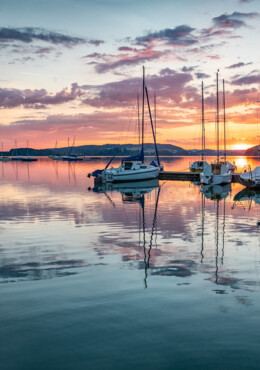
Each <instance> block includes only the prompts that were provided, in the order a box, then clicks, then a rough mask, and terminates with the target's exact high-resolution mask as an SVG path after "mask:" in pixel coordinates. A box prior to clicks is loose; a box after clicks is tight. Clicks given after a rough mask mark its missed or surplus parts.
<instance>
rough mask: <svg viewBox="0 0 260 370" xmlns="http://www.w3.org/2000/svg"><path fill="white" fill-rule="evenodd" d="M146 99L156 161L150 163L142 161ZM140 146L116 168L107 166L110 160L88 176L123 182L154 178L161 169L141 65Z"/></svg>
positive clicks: (104, 180)
mask: <svg viewBox="0 0 260 370" xmlns="http://www.w3.org/2000/svg"><path fill="white" fill-rule="evenodd" d="M145 93H146V100H147V105H148V110H149V115H150V121H151V127H152V133H153V138H154V145H155V151H156V157H157V162H156V161H152V163H150V164H146V163H144V100H145ZM141 136H142V148H141V151H140V153H139V154H138V155H136V156H131V157H128V158H124V159H123V160H122V163H121V165H120V166H119V167H117V168H108V166H109V165H110V163H111V161H110V162H109V163H108V165H107V166H106V168H105V169H103V170H96V171H94V172H92V173H91V174H89V175H88V176H89V177H90V176H94V177H96V178H99V179H100V180H101V181H103V182H123V181H127V182H128V181H143V180H151V179H155V178H157V177H158V176H159V172H160V170H161V165H160V159H159V155H158V150H157V145H156V139H155V132H154V129H153V121H152V115H151V110H150V104H149V97H148V91H147V88H146V86H145V72H144V67H143V101H142V135H141Z"/></svg>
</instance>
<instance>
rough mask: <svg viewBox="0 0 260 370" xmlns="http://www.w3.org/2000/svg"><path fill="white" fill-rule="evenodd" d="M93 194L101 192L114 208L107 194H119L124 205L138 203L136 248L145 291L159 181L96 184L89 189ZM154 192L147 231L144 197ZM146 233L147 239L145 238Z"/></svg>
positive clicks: (155, 226)
mask: <svg viewBox="0 0 260 370" xmlns="http://www.w3.org/2000/svg"><path fill="white" fill-rule="evenodd" d="M89 190H92V191H94V192H102V193H104V194H105V195H106V196H107V197H108V199H109V200H110V202H111V203H112V205H113V206H114V207H115V204H114V202H113V201H112V199H111V198H110V197H109V195H108V194H107V192H120V193H121V195H122V201H123V202H124V203H139V205H140V208H139V211H138V234H139V242H138V246H139V249H141V248H142V249H143V255H144V259H143V268H144V271H145V273H144V286H145V289H146V288H147V287H148V285H147V278H148V269H149V267H150V259H151V250H152V246H153V241H154V237H155V238H156V232H157V210H158V204H159V197H160V191H161V187H159V180H158V179H152V180H147V181H138V182H128V183H126V182H124V183H107V182H106V183H99V184H96V186H95V187H94V188H92V189H91V188H89ZM153 191H156V192H157V193H156V196H155V207H154V214H153V221H152V226H151V230H150V231H149V230H148V228H147V225H146V220H145V195H147V194H148V193H151V192H153ZM147 233H148V234H149V237H148V238H147Z"/></svg>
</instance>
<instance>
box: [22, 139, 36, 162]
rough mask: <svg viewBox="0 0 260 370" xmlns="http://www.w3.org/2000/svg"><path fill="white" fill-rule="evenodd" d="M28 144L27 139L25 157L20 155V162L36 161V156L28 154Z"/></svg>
mask: <svg viewBox="0 0 260 370" xmlns="http://www.w3.org/2000/svg"><path fill="white" fill-rule="evenodd" d="M28 145H29V143H28V140H27V152H26V156H25V157H21V161H22V162H36V161H37V158H34V157H30V156H28V152H29V147H28Z"/></svg>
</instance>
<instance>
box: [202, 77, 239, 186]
mask: <svg viewBox="0 0 260 370" xmlns="http://www.w3.org/2000/svg"><path fill="white" fill-rule="evenodd" d="M200 181H201V183H202V184H206V185H209V184H215V185H220V184H229V183H231V181H232V173H231V171H230V169H229V167H228V165H227V164H224V163H221V162H220V160H219V94H218V73H217V160H216V163H211V164H209V165H207V166H206V167H205V169H204V171H203V172H201V173H200Z"/></svg>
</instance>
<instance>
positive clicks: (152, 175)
mask: <svg viewBox="0 0 260 370" xmlns="http://www.w3.org/2000/svg"><path fill="white" fill-rule="evenodd" d="M159 172H160V169H159V168H156V167H155V168H154V169H149V170H146V171H138V170H137V171H118V172H116V171H114V172H112V171H104V172H103V173H102V180H103V181H106V182H128V181H129V182H132V181H143V180H151V179H156V178H158V176H159Z"/></svg>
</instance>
